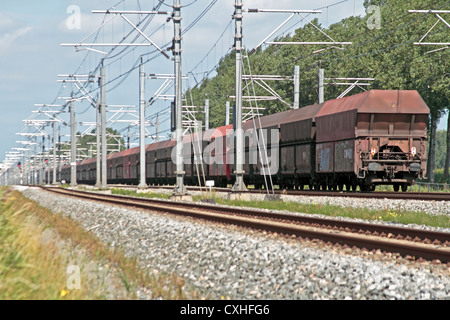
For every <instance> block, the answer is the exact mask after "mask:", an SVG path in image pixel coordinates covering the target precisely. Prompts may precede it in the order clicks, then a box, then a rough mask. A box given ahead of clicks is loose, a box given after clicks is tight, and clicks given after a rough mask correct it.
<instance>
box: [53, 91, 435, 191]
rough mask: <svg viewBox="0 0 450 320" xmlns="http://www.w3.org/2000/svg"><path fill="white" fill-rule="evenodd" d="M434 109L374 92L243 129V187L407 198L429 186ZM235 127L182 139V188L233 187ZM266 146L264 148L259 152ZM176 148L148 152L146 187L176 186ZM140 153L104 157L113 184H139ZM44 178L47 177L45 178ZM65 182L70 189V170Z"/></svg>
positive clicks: (414, 95)
mask: <svg viewBox="0 0 450 320" xmlns="http://www.w3.org/2000/svg"><path fill="white" fill-rule="evenodd" d="M429 112H430V110H429V108H428V106H427V105H426V103H425V102H424V101H423V99H422V98H421V97H420V95H419V94H418V92H417V91H415V90H370V91H367V92H363V93H359V94H355V95H353V96H349V97H345V98H340V99H334V100H330V101H326V102H324V103H321V104H315V105H310V106H306V107H302V108H299V109H291V110H288V111H284V112H279V113H276V114H272V115H268V116H262V117H260V118H254V119H253V120H249V121H246V122H244V123H243V131H244V137H245V149H244V152H245V163H244V164H243V170H244V172H245V173H244V182H245V184H246V185H254V186H255V187H256V188H260V187H261V186H263V185H265V184H266V182H267V181H268V180H269V181H270V182H271V183H272V184H273V185H278V186H279V187H280V188H283V189H284V188H286V189H294V188H295V189H300V190H302V189H304V188H305V187H308V188H309V189H314V190H327V189H328V190H354V191H356V190H357V188H359V190H360V191H372V190H374V189H375V187H376V186H377V185H393V187H394V190H395V191H399V190H400V189H402V191H406V190H407V188H408V186H411V185H413V184H414V183H415V181H416V180H417V179H423V178H425V174H426V161H427V152H426V147H427V122H428V116H429ZM234 136H235V135H234V131H233V126H232V125H228V126H223V127H219V128H214V129H209V130H206V131H203V132H200V133H193V134H188V135H185V136H184V137H183V144H184V147H183V150H184V155H183V159H184V171H185V174H184V181H185V184H186V185H198V184H199V183H203V182H204V181H205V180H214V181H215V185H216V186H227V185H229V184H233V183H234V180H235V174H234V172H235V170H236V165H235V164H234V159H235V158H234V157H235V156H234V152H235V150H234V144H235V141H234ZM261 146H263V147H261ZM174 147H175V140H174V139H172V140H165V141H160V142H155V143H152V144H149V145H147V146H146V149H145V159H146V164H145V165H146V183H147V184H148V185H165V184H175V181H176V176H175V171H176V165H175V163H174V161H173V158H174V157H173V152H174V151H173V149H175V148H174ZM139 153H140V148H139V147H137V148H132V149H128V150H125V151H121V152H117V153H111V154H109V155H108V156H107V177H108V178H107V179H108V184H138V183H139V177H140V172H139V170H140V163H139ZM96 174H97V173H96V159H95V158H91V159H87V160H84V161H81V162H78V163H77V183H81V184H94V183H95V182H96ZM45 177H47V175H45ZM60 178H61V180H65V181H67V182H70V166H68V165H66V166H63V167H62V169H61V174H60Z"/></svg>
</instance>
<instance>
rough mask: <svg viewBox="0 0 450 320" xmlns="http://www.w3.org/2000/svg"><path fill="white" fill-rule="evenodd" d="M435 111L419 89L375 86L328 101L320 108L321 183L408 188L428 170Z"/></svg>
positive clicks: (318, 165)
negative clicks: (430, 124) (429, 137)
mask: <svg viewBox="0 0 450 320" xmlns="http://www.w3.org/2000/svg"><path fill="white" fill-rule="evenodd" d="M429 112H430V110H429V108H428V107H427V105H426V104H425V102H424V101H423V99H422V98H421V97H420V95H419V94H418V92H417V91H415V90H370V91H368V92H364V93H360V94H356V95H353V96H350V97H347V98H342V99H335V100H330V101H327V102H325V103H324V105H323V106H322V108H321V109H320V111H319V112H318V113H317V114H316V129H317V136H316V164H315V166H316V175H317V177H318V181H319V182H318V183H319V184H320V185H321V186H322V188H328V189H337V188H339V189H342V188H343V186H344V185H346V186H347V189H350V187H351V188H352V189H353V190H355V189H356V187H357V186H358V185H359V187H360V189H361V190H362V191H369V190H374V189H375V186H376V185H379V184H389V185H393V186H394V190H396V191H398V190H399V189H400V187H401V188H402V190H403V191H406V189H407V187H408V186H410V185H412V184H414V183H415V181H416V179H419V178H423V177H424V176H425V173H426V160H427V159H426V144H427V121H428V115H429Z"/></svg>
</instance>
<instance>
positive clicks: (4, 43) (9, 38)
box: [0, 27, 34, 55]
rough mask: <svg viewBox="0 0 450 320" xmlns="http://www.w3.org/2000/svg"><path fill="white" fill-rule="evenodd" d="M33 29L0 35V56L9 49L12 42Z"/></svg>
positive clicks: (23, 29)
mask: <svg viewBox="0 0 450 320" xmlns="http://www.w3.org/2000/svg"><path fill="white" fill-rule="evenodd" d="M33 29H34V28H33V27H23V28H20V29H18V30H15V31H13V32H8V33H4V34H2V35H0V55H2V54H3V53H5V52H6V51H7V50H8V49H11V47H12V46H13V44H14V42H15V41H16V40H17V39H18V38H20V37H23V36H25V35H26V34H28V33H29V32H30V31H32V30H33Z"/></svg>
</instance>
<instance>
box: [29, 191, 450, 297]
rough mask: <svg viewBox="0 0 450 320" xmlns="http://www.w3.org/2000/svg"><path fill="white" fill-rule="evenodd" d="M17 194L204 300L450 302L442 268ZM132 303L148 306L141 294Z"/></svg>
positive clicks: (447, 275) (448, 274)
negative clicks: (176, 280)
mask: <svg viewBox="0 0 450 320" xmlns="http://www.w3.org/2000/svg"><path fill="white" fill-rule="evenodd" d="M21 192H22V193H23V194H24V195H25V196H26V197H28V198H30V199H32V200H34V201H36V202H38V203H39V204H41V205H42V206H44V207H47V208H49V209H51V210H52V211H53V212H55V213H60V214H62V215H64V216H66V217H70V218H71V219H73V220H75V221H77V222H78V223H79V224H80V225H81V226H83V228H85V229H86V230H90V232H92V233H94V234H95V235H96V236H97V237H98V238H99V239H100V240H101V241H103V242H104V243H106V244H109V245H110V246H111V247H118V248H120V249H121V250H123V252H125V255H127V256H130V257H136V258H137V259H138V260H139V262H140V265H141V266H142V268H146V269H148V270H149V271H151V272H170V273H175V274H177V275H178V276H180V277H182V278H184V279H185V287H186V288H189V289H191V288H195V289H196V290H197V291H199V292H201V293H202V294H203V295H204V297H206V298H210V299H223V298H226V299H289V300H295V299H308V300H309V299H358V300H359V299H368V300H374V299H377V300H378V299H380V300H384V299H431V300H434V299H450V270H448V268H447V267H445V266H444V267H442V266H434V265H432V264H416V263H410V264H404V263H403V262H401V261H397V260H395V259H384V258H382V257H380V258H379V259H378V258H376V257H370V255H364V254H358V253H355V252H351V250H350V251H349V252H348V254H342V252H336V251H335V250H330V248H324V247H321V246H320V245H312V246H311V245H310V244H307V243H303V242H299V241H290V240H286V239H281V240H280V239H279V238H276V237H274V236H273V235H263V234H262V233H260V232H249V231H241V230H236V229H235V228H233V227H217V225H212V224H209V223H194V222H192V221H190V220H189V219H185V218H183V219H179V218H173V217H171V216H165V215H159V214H151V213H147V212H142V211H139V210H129V209H124V208H121V207H116V206H108V205H105V204H99V203H93V202H87V201H82V200H77V199H70V198H67V197H64V196H60V195H54V194H49V193H47V192H45V191H42V190H40V189H37V188H22V189H21ZM347 202H348V201H347ZM316 203H317V202H316ZM330 204H331V203H330ZM375 255H376V254H375ZM139 297H140V298H142V299H144V298H148V296H147V295H146V293H145V292H140V293H139Z"/></svg>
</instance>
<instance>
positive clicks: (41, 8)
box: [0, 0, 446, 162]
mask: <svg viewBox="0 0 450 320" xmlns="http://www.w3.org/2000/svg"><path fill="white" fill-rule="evenodd" d="M157 3H158V1H157V0H145V1H144V0H122V1H121V0H96V1H92V0H42V1H35V0H22V1H15V0H1V1H0V108H1V116H0V133H1V136H2V140H1V144H0V162H2V161H3V159H4V158H5V153H6V152H9V151H12V148H22V147H23V145H22V144H21V143H19V142H17V141H24V140H26V137H24V136H20V135H17V133H29V132H34V131H35V129H34V127H32V126H31V127H30V126H26V122H24V121H23V120H42V119H49V118H48V117H46V116H45V115H42V114H38V113H36V112H33V111H38V110H42V107H38V106H36V104H64V103H65V100H64V99H58V97H62V98H63V97H67V96H70V94H71V92H72V91H77V89H76V88H75V87H74V85H73V84H67V83H65V84H63V83H60V82H57V80H61V79H64V78H63V77H58V75H61V74H89V73H92V72H94V71H95V74H96V75H98V74H99V72H98V67H99V65H100V61H101V59H103V58H105V62H104V63H105V66H106V68H105V69H106V78H107V79H108V85H107V104H108V105H135V106H137V105H138V104H139V92H138V88H139V73H138V70H137V68H134V67H136V66H137V62H138V61H139V57H140V56H141V55H144V59H145V60H144V61H146V63H145V65H144V67H145V72H146V73H163V74H170V73H173V62H172V61H170V60H169V59H167V58H166V57H164V56H163V55H162V54H161V53H159V52H158V51H155V47H153V46H152V47H150V46H145V47H143V46H139V47H138V46H133V47H128V48H125V47H120V48H119V49H118V50H117V49H116V50H114V51H112V52H111V47H103V46H102V47H100V46H96V47H91V48H92V49H94V50H98V51H103V52H105V53H109V54H108V55H105V54H102V53H99V52H97V51H95V52H94V51H89V50H86V47H79V49H83V50H76V49H75V47H73V46H62V44H70V43H80V42H83V43H92V42H95V43H117V42H119V41H121V40H122V38H123V37H124V35H126V34H128V33H129V32H130V31H131V30H132V27H131V26H130V24H129V23H128V22H126V21H125V20H124V19H122V18H121V17H120V16H118V15H105V14H96V13H92V10H106V9H115V10H152V8H153V7H154V6H155V5H156V4H157ZM362 3H363V1H362V0H347V1H342V0H341V1H340V0H316V1H306V0H243V4H244V9H249V8H259V9H304V10H311V9H318V8H324V9H322V13H321V14H317V15H314V17H313V16H312V15H309V16H308V19H311V18H315V17H317V18H318V19H319V21H320V23H321V24H322V25H323V26H329V25H330V24H333V23H336V22H339V21H340V20H342V19H343V18H346V17H349V16H353V15H356V16H364V15H365V12H364V7H363V5H362ZM172 4H173V1H172V0H166V1H165V3H164V4H163V5H162V6H161V7H160V8H159V10H160V11H171V10H172V8H171V6H172ZM181 4H182V5H183V8H182V11H181V13H182V17H183V20H182V30H185V29H187V27H188V26H190V25H191V23H193V22H194V21H196V20H197V18H199V17H201V19H199V20H198V22H197V23H195V24H194V25H193V26H192V27H191V28H190V29H189V30H188V31H186V33H185V34H183V40H182V46H183V53H182V70H183V74H187V75H189V78H188V79H187V80H184V81H183V90H184V89H186V88H188V87H192V86H194V85H195V84H196V82H197V81H200V80H201V79H202V78H203V77H204V75H205V74H207V73H208V72H209V71H210V70H213V69H214V66H216V65H217V63H218V62H219V60H220V58H221V57H223V56H224V55H225V54H226V53H227V52H229V51H230V50H231V46H232V44H233V37H234V22H232V20H231V16H232V14H233V12H234V0H217V1H213V0H181ZM210 4H213V5H212V6H211V7H209V5H210ZM203 13H204V14H203ZM125 16H126V17H127V18H128V19H129V20H130V22H131V23H134V24H137V23H138V21H139V20H140V18H141V16H140V15H131V14H130V15H125ZM288 16H289V14H286V13H283V14H282V13H256V14H255V13H246V14H244V18H243V28H244V29H243V34H244V45H245V47H247V48H254V47H255V46H256V45H257V44H258V43H259V42H260V41H262V40H263V39H264V38H265V37H266V36H268V35H269V34H270V33H271V32H272V31H273V30H274V29H275V28H276V27H277V26H279V25H280V24H281V23H282V22H283V21H284V20H285V19H286V18H287V17H288ZM167 17H168V16H167V15H157V16H155V17H154V19H153V20H151V21H149V23H148V25H146V26H145V30H144V33H145V34H146V35H147V37H149V38H150V40H152V42H154V43H155V44H156V45H158V46H159V47H161V48H163V49H165V48H167V46H166V45H167V44H169V43H170V42H171V40H172V37H173V24H172V21H167ZM110 19H111V20H110ZM295 19H297V20H295ZM295 19H293V20H292V23H289V24H287V25H286V27H284V28H282V29H281V30H280V32H278V33H277V34H275V35H274V36H276V35H280V34H281V33H283V32H292V31H293V30H295V28H298V27H299V26H302V25H304V23H305V22H304V20H303V21H301V20H300V18H295ZM103 23H104V25H103V27H101V28H99V27H100V26H101V25H102V24H103ZM135 35H137V33H136V32H134V34H133V36H132V37H128V38H126V40H125V41H124V42H126V43H130V42H132V40H134V39H135ZM341 41H351V39H342V40H341ZM135 43H148V42H147V41H146V40H145V39H144V38H143V37H142V36H140V37H139V38H136V40H135ZM122 50H125V51H123V52H122ZM166 52H167V53H168V54H169V56H170V57H172V54H171V52H168V51H166ZM147 60H148V61H147ZM132 68H134V69H133V70H131V69H132ZM130 70H131V71H130ZM162 81H163V80H155V79H147V80H146V83H145V95H146V99H147V100H148V99H149V97H151V96H153V95H154V94H155V92H157V90H158V88H159V87H160V86H161V85H162V84H163V82H162ZM91 86H92V87H91V88H95V86H94V85H93V84H91ZM90 94H91V96H92V98H96V97H97V95H98V90H95V89H92V92H91V93H90ZM167 94H173V91H172V92H168V93H167ZM168 104H169V102H167V101H162V100H158V101H157V102H156V103H154V104H153V105H151V106H149V107H147V109H146V114H147V115H149V114H150V115H156V114H158V115H159V120H160V125H161V126H162V127H164V125H166V126H167V123H168V119H169V116H168V115H169V113H168ZM53 109H55V110H57V109H58V108H57V107H53ZM59 109H61V108H59ZM59 109H58V110H59ZM75 110H76V113H77V121H78V122H79V123H81V125H79V127H78V131H81V132H84V131H85V130H87V129H88V128H89V122H94V121H95V112H94V108H93V107H92V106H91V105H90V104H89V102H88V101H87V100H83V101H82V102H77V103H76V106H75ZM108 116H109V117H112V116H113V114H108ZM134 117H135V116H134V115H133V114H128V115H124V116H123V117H122V118H120V119H121V120H130V119H135V118H134ZM60 118H61V119H62V120H64V121H66V122H68V119H69V117H68V114H67V113H61V114H60ZM150 121H154V118H153V120H150ZM116 124H117V125H118V126H120V124H119V122H117V123H116ZM123 126H124V124H122V127H123ZM445 127H446V120H444V119H441V121H440V124H439V128H440V129H445ZM149 130H150V131H151V130H153V131H154V129H149ZM161 130H164V129H161ZM50 132H51V130H50V128H49V127H48V128H47V129H46V133H50ZM61 133H62V135H63V136H64V137H63V139H62V140H63V141H67V140H68V139H69V138H68V137H67V135H68V134H69V129H68V128H67V127H62V129H61ZM122 133H124V132H122ZM166 133H167V130H166ZM124 134H125V133H124ZM132 134H133V133H132ZM39 139H41V138H39ZM149 142H151V140H147V143H149ZM32 148H33V147H32Z"/></svg>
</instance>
